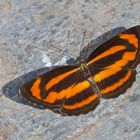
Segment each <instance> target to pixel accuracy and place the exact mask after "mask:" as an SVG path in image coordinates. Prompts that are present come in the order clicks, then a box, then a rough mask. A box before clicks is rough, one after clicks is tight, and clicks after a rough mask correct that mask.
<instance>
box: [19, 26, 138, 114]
mask: <svg viewBox="0 0 140 140" xmlns="http://www.w3.org/2000/svg"><path fill="white" fill-rule="evenodd" d="M78 60H79V61H78V64H77V65H75V66H62V67H59V68H56V69H54V70H52V71H49V72H47V73H45V74H43V75H40V76H37V77H36V78H35V79H33V80H32V81H30V82H28V83H27V84H25V85H24V86H23V87H22V88H21V89H20V92H21V94H22V95H23V96H24V97H25V98H27V99H28V100H30V101H31V102H33V103H36V104H37V105H39V106H43V107H44V108H49V109H51V110H53V111H54V112H58V113H60V114H63V115H69V116H71V115H79V114H85V113H88V112H89V111H91V110H93V109H95V108H96V106H97V105H98V104H99V103H100V98H104V99H108V98H114V97H117V96H119V95H120V94H123V93H124V92H125V91H126V90H127V89H128V88H129V87H130V86H131V85H132V83H133V82H134V81H135V76H136V70H135V68H136V66H137V65H138V64H139V62H140V26H135V27H132V28H130V29H128V30H126V31H124V32H122V33H120V34H118V35H117V36H115V37H113V38H112V39H111V40H109V41H107V42H105V43H103V44H102V45H101V46H99V47H98V48H96V49H95V50H94V51H93V52H92V53H91V54H90V55H89V57H88V59H87V60H86V61H85V62H83V61H82V59H78Z"/></svg>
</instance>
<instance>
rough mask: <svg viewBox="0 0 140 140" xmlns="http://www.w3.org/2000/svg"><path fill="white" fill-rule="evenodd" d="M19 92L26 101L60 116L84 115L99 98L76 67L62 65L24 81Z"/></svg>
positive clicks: (95, 104) (97, 102)
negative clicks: (25, 82)
mask: <svg viewBox="0 0 140 140" xmlns="http://www.w3.org/2000/svg"><path fill="white" fill-rule="evenodd" d="M20 91H21V94H22V95H23V96H24V97H25V98H27V99H28V100H29V101H31V102H33V103H35V104H37V105H40V106H43V107H44V108H49V109H51V110H53V111H54V112H57V113H61V114H63V115H79V114H85V113H87V112H89V111H91V110H93V109H94V108H95V107H96V106H97V105H98V104H99V98H98V97H97V95H96V94H95V92H94V90H93V89H92V87H91V85H90V83H89V82H88V81H87V80H86V79H85V78H84V76H83V75H82V72H81V71H80V69H79V68H77V67H75V66H64V67H60V68H56V69H54V70H52V71H49V72H47V73H45V74H43V75H41V76H38V77H36V78H35V79H33V80H32V81H30V82H28V83H27V84H25V85H24V86H23V87H22V88H21V89H20Z"/></svg>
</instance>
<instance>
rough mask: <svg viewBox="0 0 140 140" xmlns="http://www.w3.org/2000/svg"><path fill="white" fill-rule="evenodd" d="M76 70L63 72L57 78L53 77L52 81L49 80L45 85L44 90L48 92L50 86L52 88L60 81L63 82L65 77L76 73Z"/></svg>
mask: <svg viewBox="0 0 140 140" xmlns="http://www.w3.org/2000/svg"><path fill="white" fill-rule="evenodd" d="M76 71H77V69H74V70H71V71H68V72H65V73H63V74H61V75H59V76H57V77H54V78H53V79H51V80H50V81H49V82H48V83H47V84H46V90H49V89H50V88H51V87H52V86H54V85H55V84H57V83H59V82H60V81H61V80H63V79H64V78H65V77H67V76H69V75H71V74H72V73H74V72H76Z"/></svg>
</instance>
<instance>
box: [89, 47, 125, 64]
mask: <svg viewBox="0 0 140 140" xmlns="http://www.w3.org/2000/svg"><path fill="white" fill-rule="evenodd" d="M124 49H126V46H122V45H118V46H113V47H112V48H110V49H109V50H106V51H105V52H103V53H102V54H100V55H99V56H97V57H95V58H94V59H92V60H91V61H89V62H88V65H89V64H91V63H94V62H95V61H97V60H99V59H102V58H103V57H106V56H108V55H111V54H114V53H116V52H118V51H121V50H124Z"/></svg>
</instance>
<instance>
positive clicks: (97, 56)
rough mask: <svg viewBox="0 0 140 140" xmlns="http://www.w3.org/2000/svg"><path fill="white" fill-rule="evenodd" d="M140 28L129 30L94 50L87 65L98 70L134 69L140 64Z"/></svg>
mask: <svg viewBox="0 0 140 140" xmlns="http://www.w3.org/2000/svg"><path fill="white" fill-rule="evenodd" d="M139 41H140V26H135V27H133V28H130V29H128V30H126V31H124V32H122V33H120V34H119V35H117V36H115V37H113V38H112V39H111V40H109V41H107V42H105V43H103V44H102V45H101V46H99V47H98V48H97V49H95V50H94V51H93V52H92V53H91V55H90V56H89V58H88V59H87V64H88V65H90V66H92V67H95V66H96V67H100V68H121V69H134V68H135V67H136V66H137V64H138V63H139V62H140V47H139V44H140V43H139Z"/></svg>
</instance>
